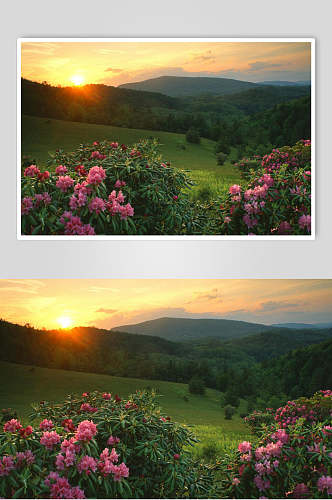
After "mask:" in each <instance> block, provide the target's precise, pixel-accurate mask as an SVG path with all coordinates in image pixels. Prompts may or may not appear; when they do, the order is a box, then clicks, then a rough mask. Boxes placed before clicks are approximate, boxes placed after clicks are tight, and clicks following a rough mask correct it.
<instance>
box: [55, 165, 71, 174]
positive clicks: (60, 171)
mask: <svg viewBox="0 0 332 500" xmlns="http://www.w3.org/2000/svg"><path fill="white" fill-rule="evenodd" d="M67 170H68V169H67V167H66V166H65V165H59V166H58V167H56V169H55V173H56V174H57V175H64V174H65V173H66V172H67Z"/></svg>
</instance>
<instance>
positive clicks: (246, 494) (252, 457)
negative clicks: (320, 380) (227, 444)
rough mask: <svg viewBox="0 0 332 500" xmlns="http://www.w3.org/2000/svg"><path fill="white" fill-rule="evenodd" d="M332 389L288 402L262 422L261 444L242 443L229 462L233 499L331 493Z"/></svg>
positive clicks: (228, 481)
mask: <svg viewBox="0 0 332 500" xmlns="http://www.w3.org/2000/svg"><path fill="white" fill-rule="evenodd" d="M331 416H332V392H331V391H319V392H318V393H316V394H315V395H314V396H313V398H300V399H298V400H296V401H289V402H288V403H287V405H285V406H284V407H282V408H279V409H278V410H277V411H276V412H275V415H274V422H273V423H270V424H269V425H266V426H263V427H262V434H261V439H260V440H259V442H258V443H256V444H252V443H250V442H243V443H240V444H239V446H238V451H237V453H236V455H235V456H234V457H233V459H232V460H231V461H230V462H229V463H228V464H227V467H226V469H225V470H226V479H225V481H224V486H225V490H226V495H227V496H228V497H230V498H258V497H259V498H287V497H289V498H328V497H329V495H331V494H332V477H331V458H332V426H331V425H330V424H331Z"/></svg>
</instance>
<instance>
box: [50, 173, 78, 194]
mask: <svg viewBox="0 0 332 500" xmlns="http://www.w3.org/2000/svg"><path fill="white" fill-rule="evenodd" d="M73 184H74V179H72V178H71V177H69V175H65V176H63V175H60V176H59V179H58V180H57V181H56V183H55V185H56V187H57V188H59V189H60V190H61V191H62V192H63V193H65V192H66V191H67V190H68V189H69V188H71V187H72V185H73Z"/></svg>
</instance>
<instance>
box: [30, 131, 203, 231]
mask: <svg viewBox="0 0 332 500" xmlns="http://www.w3.org/2000/svg"><path fill="white" fill-rule="evenodd" d="M49 166H53V168H55V172H51V173H50V172H49V171H45V172H40V170H39V169H38V167H36V166H35V165H31V166H29V167H27V168H26V169H25V170H24V176H23V178H22V233H23V234H66V235H75V234H79V235H84V234H88V235H93V234H182V233H185V232H186V231H187V230H188V228H190V229H191V230H192V223H193V221H192V219H193V214H192V210H191V206H190V202H189V200H188V194H186V192H184V188H188V189H189V188H190V187H191V186H192V182H191V181H190V180H189V178H188V177H187V175H186V173H185V172H184V171H180V170H177V169H174V168H173V167H172V166H171V165H170V163H169V162H167V163H164V162H162V160H161V156H160V155H159V152H158V149H157V143H156V141H148V140H145V141H142V142H140V143H138V144H136V145H135V146H134V147H133V148H132V149H128V148H127V146H125V145H119V144H118V143H114V142H113V143H110V142H108V141H104V142H101V143H98V142H94V143H93V144H90V145H81V146H80V147H79V148H78V149H77V150H76V151H74V152H73V153H68V154H66V153H64V152H63V151H61V150H58V151H57V152H56V153H55V155H54V157H53V159H52V160H51V162H50V165H49Z"/></svg>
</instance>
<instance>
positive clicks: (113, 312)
mask: <svg viewBox="0 0 332 500" xmlns="http://www.w3.org/2000/svg"><path fill="white" fill-rule="evenodd" d="M116 312H118V310H117V309H105V308H104V307H100V308H99V309H96V313H103V314H109V315H112V314H115V313H116Z"/></svg>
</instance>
